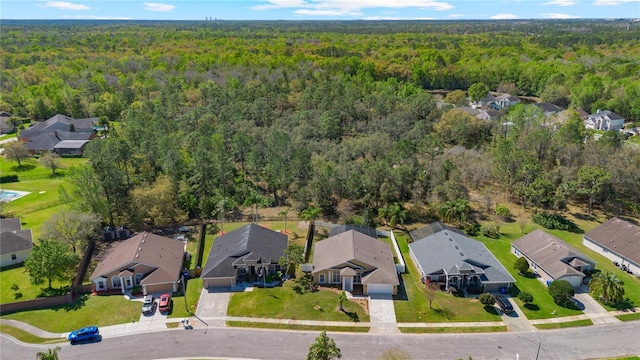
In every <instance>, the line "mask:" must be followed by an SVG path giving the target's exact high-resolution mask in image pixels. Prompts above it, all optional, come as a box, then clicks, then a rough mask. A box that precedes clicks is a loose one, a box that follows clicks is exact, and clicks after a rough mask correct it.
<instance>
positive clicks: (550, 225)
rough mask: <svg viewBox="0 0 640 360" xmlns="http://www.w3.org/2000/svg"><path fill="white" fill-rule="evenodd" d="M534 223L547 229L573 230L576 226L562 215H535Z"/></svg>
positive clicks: (544, 213)
mask: <svg viewBox="0 0 640 360" xmlns="http://www.w3.org/2000/svg"><path fill="white" fill-rule="evenodd" d="M532 221H533V222H534V223H536V224H538V225H540V226H542V227H544V228H546V229H558V230H572V229H574V228H575V224H574V223H573V222H571V221H570V220H568V219H567V218H565V217H564V216H562V215H560V214H550V213H548V212H541V213H537V214H535V215H533V219H532Z"/></svg>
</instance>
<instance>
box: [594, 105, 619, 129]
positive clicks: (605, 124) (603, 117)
mask: <svg viewBox="0 0 640 360" xmlns="http://www.w3.org/2000/svg"><path fill="white" fill-rule="evenodd" d="M623 125H624V118H623V117H622V116H620V115H618V114H616V113H614V112H612V111H609V110H602V111H600V109H598V111H597V112H596V113H595V114H591V115H589V116H588V117H587V119H586V120H585V121H584V126H585V127H586V128H587V129H594V130H605V131H620V130H621V129H622V126H623Z"/></svg>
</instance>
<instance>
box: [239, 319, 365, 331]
mask: <svg viewBox="0 0 640 360" xmlns="http://www.w3.org/2000/svg"><path fill="white" fill-rule="evenodd" d="M227 326H229V327H242V328H254V329H280V330H306V331H335V332H369V329H371V328H370V327H368V326H314V325H298V324H274V323H263V322H251V321H227Z"/></svg>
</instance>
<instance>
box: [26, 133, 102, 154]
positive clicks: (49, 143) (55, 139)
mask: <svg viewBox="0 0 640 360" xmlns="http://www.w3.org/2000/svg"><path fill="white" fill-rule="evenodd" d="M21 135H22V133H21ZM91 137H93V133H88V132H69V131H61V130H57V131H53V132H50V133H40V134H38V135H36V136H35V137H32V138H28V139H29V141H27V142H25V143H24V146H25V147H26V148H27V150H33V151H53V149H56V145H58V144H59V143H60V142H63V141H85V142H86V141H89V139H91ZM21 138H22V136H21ZM25 138H26V137H25ZM65 148H67V147H65Z"/></svg>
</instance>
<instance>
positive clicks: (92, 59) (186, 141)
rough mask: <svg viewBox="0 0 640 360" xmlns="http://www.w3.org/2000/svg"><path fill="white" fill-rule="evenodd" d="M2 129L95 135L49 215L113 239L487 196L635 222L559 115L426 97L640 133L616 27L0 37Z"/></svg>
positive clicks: (281, 27) (579, 130)
mask: <svg viewBox="0 0 640 360" xmlns="http://www.w3.org/2000/svg"><path fill="white" fill-rule="evenodd" d="M0 46H1V48H2V49H3V55H2V63H1V66H2V69H1V80H2V81H1V82H0V86H1V90H0V91H1V93H0V110H5V111H9V112H11V113H13V114H16V115H18V116H20V117H23V118H31V119H33V120H44V119H46V118H48V117H50V116H52V115H55V114H57V113H61V114H66V115H69V116H72V117H76V118H82V117H99V118H101V119H102V120H103V121H104V122H107V121H108V122H109V123H110V124H111V125H110V127H109V128H110V129H109V134H108V136H107V137H106V138H105V139H100V140H94V141H92V142H90V143H89V144H88V146H87V149H86V151H85V156H86V157H88V158H89V163H88V165H86V166H82V167H78V168H74V169H72V170H71V171H70V174H69V181H68V183H67V185H66V186H65V187H64V189H63V196H65V198H66V199H68V201H69V202H70V203H72V204H74V206H76V207H78V208H79V209H82V210H85V211H91V212H95V213H98V214H100V215H102V217H103V219H104V220H105V222H108V223H111V224H123V223H124V224H132V225H134V226H136V227H142V226H151V225H162V224H167V223H173V222H176V221H182V220H184V219H185V218H190V219H212V218H217V219H220V218H222V217H223V216H225V217H229V216H233V213H234V212H237V211H239V210H241V209H243V208H247V207H258V206H262V207H266V206H282V205H287V206H291V207H292V208H294V209H295V210H296V211H299V212H301V211H303V210H304V209H309V208H311V209H318V211H321V213H322V215H323V216H324V217H326V218H333V219H339V220H340V221H344V222H360V223H368V224H371V222H372V221H376V220H380V219H385V220H387V219H388V218H391V217H394V216H395V217H396V218H398V217H400V218H402V219H405V218H406V219H412V220H417V221H424V220H431V219H434V218H438V217H441V216H444V217H450V216H449V215H450V214H452V213H456V210H455V209H456V207H457V206H461V205H462V206H464V205H465V204H466V202H465V201H466V200H473V201H474V202H475V203H476V204H480V203H481V204H484V205H483V206H486V208H487V209H490V208H492V207H493V206H494V205H495V199H496V194H498V193H499V192H504V193H507V194H508V196H509V197H510V201H513V202H516V203H519V204H520V205H523V206H525V207H528V208H530V209H532V210H533V211H536V212H537V211H539V210H542V209H544V210H548V211H562V210H564V209H565V208H566V206H567V204H568V203H569V202H575V203H576V204H578V205H580V206H584V208H585V209H586V210H587V211H591V209H592V207H595V206H598V207H601V208H602V209H604V210H605V211H608V212H612V213H616V214H621V215H624V214H630V213H635V214H637V213H640V186H638V184H640V171H639V169H640V151H639V150H638V148H633V147H626V146H623V138H622V136H621V135H620V134H619V133H607V134H605V135H603V136H602V137H601V138H600V139H598V140H595V139H594V137H593V136H592V135H593V134H591V133H589V132H587V131H586V130H585V129H584V125H583V122H582V120H581V119H580V118H579V117H578V115H577V113H572V114H570V115H569V116H567V118H566V120H565V121H564V122H563V123H562V124H560V125H559V126H554V127H551V126H545V125H546V120H545V117H544V116H543V114H542V112H541V111H540V110H538V108H537V107H535V106H532V105H522V104H521V105H517V106H515V107H514V108H512V109H511V110H510V111H509V112H508V114H507V115H506V117H507V119H508V121H510V122H511V123H513V124H514V125H513V126H512V127H510V129H509V130H508V131H505V129H504V127H503V126H502V125H501V124H503V121H504V119H502V120H500V121H486V120H480V119H477V118H476V117H474V116H471V115H468V114H466V113H464V112H461V111H458V110H455V109H452V106H451V105H447V104H446V103H445V106H441V105H442V104H443V103H442V102H440V103H439V104H438V102H437V101H436V99H435V98H434V96H432V95H431V94H430V93H429V91H428V90H434V89H443V90H447V91H452V90H463V91H466V90H468V88H469V87H470V86H471V85H474V84H485V85H486V86H487V87H488V89H489V90H491V91H498V92H508V93H511V94H513V95H519V96H534V97H538V98H540V99H542V100H543V101H548V102H552V103H554V104H556V105H559V106H562V107H565V108H572V109H584V110H586V111H587V112H595V111H596V110H597V109H608V110H612V111H614V112H616V113H618V114H620V115H622V116H623V117H625V118H626V119H627V120H628V121H629V122H631V123H635V125H636V126H638V125H640V124H639V122H640V26H639V25H638V24H636V23H633V24H630V23H628V22H623V21H577V20H571V21H475V22H474V21H465V22H446V21H439V22H428V21H424V22H422V21H411V22H357V21H355V22H229V21H207V22H111V21H101V22H90V21H87V22H85V21H62V22H43V21H6V22H4V23H3V26H2V37H1V38H0Z"/></svg>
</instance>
